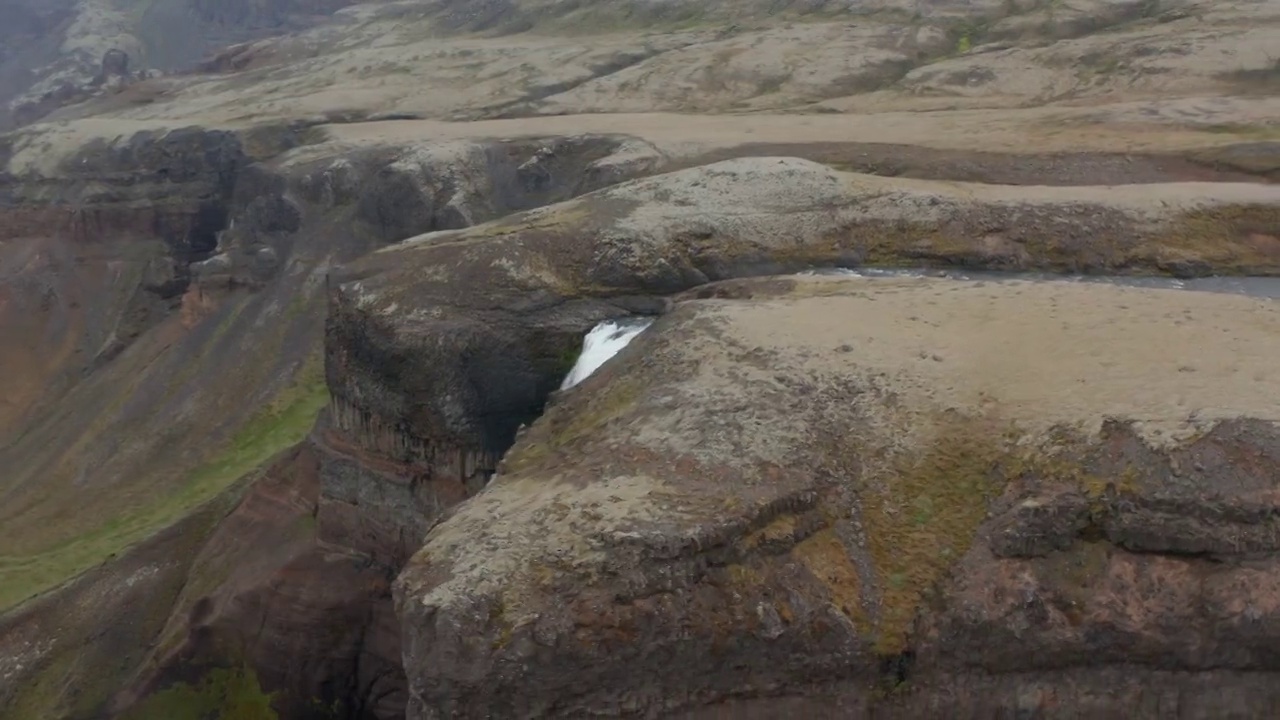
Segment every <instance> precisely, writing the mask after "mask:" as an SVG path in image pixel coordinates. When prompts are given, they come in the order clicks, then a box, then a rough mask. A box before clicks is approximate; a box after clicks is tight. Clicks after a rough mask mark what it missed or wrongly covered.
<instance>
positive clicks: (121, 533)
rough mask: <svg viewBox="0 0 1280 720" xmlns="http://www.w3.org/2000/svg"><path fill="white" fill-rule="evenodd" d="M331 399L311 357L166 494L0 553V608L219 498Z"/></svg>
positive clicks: (295, 437) (296, 437)
mask: <svg viewBox="0 0 1280 720" xmlns="http://www.w3.org/2000/svg"><path fill="white" fill-rule="evenodd" d="M328 397H329V396H328V390H327V388H326V387H325V384H324V374H323V371H322V370H321V365H320V360H319V358H318V357H317V358H313V359H311V360H309V361H308V362H307V364H306V365H305V366H304V367H303V368H302V370H301V371H300V372H299V373H298V376H297V377H296V378H295V380H294V382H293V384H292V385H290V386H289V387H288V388H286V389H284V390H283V391H281V392H280V393H279V394H278V395H277V396H276V397H275V399H274V400H273V401H272V402H271V403H270V404H269V405H268V406H266V407H264V408H263V409H262V410H260V411H259V412H257V413H256V414H254V415H253V416H252V417H251V418H249V420H248V421H246V422H245V424H244V425H243V426H241V428H240V429H239V430H238V431H237V432H236V433H235V434H234V435H233V436H232V437H231V438H230V440H228V442H227V443H226V444H225V445H224V446H223V447H222V448H221V450H219V451H218V452H217V453H216V454H215V455H214V456H213V457H211V458H209V459H208V460H207V461H206V462H205V463H204V464H203V465H202V466H201V467H199V468H198V469H196V470H195V471H194V472H192V473H191V474H190V475H189V476H188V477H187V480H186V482H184V483H182V484H181V485H180V486H178V487H176V488H174V489H173V490H172V491H171V492H168V493H159V494H157V495H156V496H154V497H153V498H151V500H150V501H149V502H148V503H146V504H144V505H143V506H141V507H138V508H136V509H134V510H132V511H131V512H128V513H124V514H121V515H118V516H115V517H111V518H109V519H107V520H106V522H104V523H103V524H101V525H99V526H98V527H96V528H94V529H92V530H89V531H87V532H85V533H83V534H81V535H78V536H76V537H75V538H74V539H73V540H71V541H69V542H66V543H63V544H61V545H59V546H56V547H53V548H50V549H49V550H47V551H45V552H42V553H39V554H37V555H33V556H27V557H3V556H0V611H3V610H6V609H8V608H11V607H13V606H15V605H17V604H19V603H21V602H23V601H24V600H27V599H29V598H31V597H33V596H35V595H37V594H39V593H42V592H45V591H47V590H50V589H52V588H54V587H57V586H58V585H60V584H61V583H63V582H64V581H66V580H68V579H69V578H73V577H76V576H78V575H79V574H81V573H83V572H85V571H86V570H88V569H90V568H92V567H94V566H95V565H97V564H99V563H101V562H103V561H104V560H107V559H109V558H111V557H112V556H114V555H115V554H116V553H119V552H121V551H123V550H125V549H126V548H128V547H129V546H131V545H133V544H134V543H136V542H138V541H140V540H143V539H145V538H146V537H148V536H149V535H151V534H152V533H153V532H155V531H156V530H158V529H160V528H162V527H165V526H167V525H170V524H171V523H173V522H174V521H176V520H178V519H179V518H181V517H182V516H183V515H185V514H187V513H189V512H190V511H191V510H192V509H193V508H195V507H197V506H199V505H201V504H203V503H205V502H207V501H208V500H210V499H212V498H213V497H215V496H217V495H218V494H219V493H221V492H222V491H224V490H226V489H227V488H228V487H230V486H231V485H232V484H233V483H235V481H236V480H239V479H240V478H242V477H244V476H245V475H247V474H249V473H250V472H252V471H253V470H254V469H256V468H257V467H259V466H260V465H262V464H263V463H265V462H266V461H267V460H269V459H271V457H272V456H274V455H275V454H276V453H278V452H280V451H282V450H285V449H286V448H288V447H290V446H292V445H294V444H296V443H297V442H299V441H301V440H302V439H303V438H304V437H306V434H307V433H308V432H309V431H310V429H311V426H312V424H313V423H314V421H315V417H316V413H317V412H319V410H320V408H322V407H323V406H324V404H325V403H326V402H328Z"/></svg>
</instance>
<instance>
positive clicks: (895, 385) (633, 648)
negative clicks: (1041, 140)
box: [396, 279, 1280, 718]
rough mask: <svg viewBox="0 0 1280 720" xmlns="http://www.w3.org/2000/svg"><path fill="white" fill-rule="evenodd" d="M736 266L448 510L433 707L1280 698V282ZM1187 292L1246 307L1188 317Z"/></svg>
mask: <svg viewBox="0 0 1280 720" xmlns="http://www.w3.org/2000/svg"><path fill="white" fill-rule="evenodd" d="M746 290H750V292H749V293H746V294H747V295H748V297H743V295H744V291H746ZM732 294H734V295H736V297H735V298H734V299H701V300H686V301H684V302H682V303H680V304H678V305H677V306H676V308H675V309H674V310H673V311H672V312H671V313H669V314H668V315H666V316H664V317H663V318H662V319H661V320H659V321H658V323H657V324H656V325H655V326H654V327H653V328H651V329H650V330H649V331H647V333H646V334H644V335H641V336H640V338H639V339H637V340H636V341H635V342H633V343H632V345H631V346H629V347H628V348H627V349H626V350H624V351H623V352H622V353H621V354H620V355H619V356H618V358H617V359H616V360H615V361H614V362H611V363H609V364H607V365H606V366H605V368H603V369H602V370H601V371H600V372H599V373H598V374H597V375H595V376H593V377H591V378H590V379H588V380H587V381H586V382H584V383H583V384H582V385H580V386H578V387H576V388H575V389H573V390H572V391H570V392H569V393H567V394H565V395H564V396H562V397H560V398H559V399H557V400H556V401H555V402H554V403H553V405H552V406H551V407H550V408H549V409H548V411H547V413H546V415H544V416H543V417H542V418H540V419H539V420H538V421H537V422H536V423H534V424H533V425H532V426H531V427H530V428H529V429H528V431H527V432H526V433H524V434H523V435H522V436H521V437H520V439H519V441H518V442H517V444H516V446H515V447H514V448H513V450H512V451H511V452H510V453H509V454H508V456H507V457H506V459H505V460H504V461H503V464H502V466H501V468H500V469H499V473H498V475H497V476H496V477H495V478H494V479H493V480H492V482H491V483H490V484H489V486H488V487H487V488H486V489H485V490H484V491H483V492H481V493H480V494H479V495H477V496H476V497H475V498H473V499H472V500H470V501H468V502H467V503H466V504H465V505H463V506H461V507H460V508H459V509H458V510H457V511H456V512H454V513H453V514H451V515H450V516H449V517H448V518H447V519H446V520H445V521H444V522H442V523H441V524H439V525H438V526H437V527H435V528H434V529H433V530H432V531H431V532H430V533H429V534H428V536H427V539H426V544H425V546H424V547H423V549H422V550H421V551H420V552H419V553H418V554H417V555H416V556H415V557H414V558H413V559H412V560H411V561H410V563H409V565H408V567H407V568H406V570H405V571H404V573H403V574H402V575H401V577H400V579H399V580H398V581H397V585H396V598H397V608H398V612H399V614H400V617H401V620H402V622H403V628H404V633H405V638H404V642H405V644H404V652H405V662H406V671H407V673H408V677H409V683H410V697H411V698H412V702H411V705H410V710H409V716H410V717H411V718H443V717H456V718H465V717H477V718H478V717H492V716H503V717H534V716H538V717H580V716H583V715H588V714H596V713H604V714H613V715H619V716H623V717H654V716H673V717H685V716H686V715H684V714H682V713H688V714H687V717H730V716H732V717H770V716H771V715H770V713H771V712H783V711H784V710H783V709H784V708H788V707H790V708H791V710H790V711H797V712H798V711H804V712H806V713H810V714H814V715H816V716H818V717H832V718H834V717H848V716H849V713H850V712H857V713H861V714H866V713H875V714H876V715H877V716H879V715H881V714H883V715H884V716H888V717H904V718H906V717H921V716H937V714H938V713H940V712H948V713H952V715H950V716H957V717H974V718H977V717H994V716H1002V715H1004V714H1015V713H1026V712H1036V713H1039V714H1040V715H1039V716H1043V717H1064V718H1065V717H1076V716H1077V713H1078V712H1079V710H1080V708H1087V709H1089V711H1090V712H1091V713H1096V714H1098V716H1102V717H1121V716H1126V715H1127V716H1130V717H1132V716H1153V715H1152V713H1153V712H1156V711H1155V709H1156V708H1176V712H1177V713H1178V714H1179V716H1180V717H1194V718H1209V717H1218V716H1219V715H1217V713H1218V712H1219V710H1218V709H1217V707H1215V706H1214V705H1212V704H1210V703H1209V702H1208V701H1207V700H1204V699H1201V698H1196V697H1192V696H1191V693H1192V690H1190V689H1194V688H1214V690H1213V696H1214V697H1218V698H1224V697H1229V698H1231V700H1230V707H1231V708H1233V709H1234V710H1237V711H1240V712H1244V713H1246V714H1250V715H1257V714H1267V713H1269V712H1270V711H1271V710H1272V709H1273V708H1275V707H1276V702H1277V699H1278V698H1280V696H1278V695H1277V693H1276V691H1275V690H1274V686H1273V685H1267V684H1265V683H1261V682H1259V681H1257V680H1256V678H1257V677H1258V676H1259V674H1269V673H1275V672H1276V671H1277V670H1280V667H1277V666H1276V664H1275V660H1274V655H1273V654H1272V653H1270V652H1269V651H1268V650H1267V649H1266V648H1268V647H1269V646H1270V645H1272V644H1274V643H1275V639H1274V638H1273V637H1272V634H1273V632H1274V631H1275V630H1276V628H1278V627H1280V625H1278V624H1277V608H1276V607H1274V605H1275V603H1273V602H1272V600H1271V599H1270V598H1271V597H1272V596H1273V595H1274V594H1275V593H1274V591H1275V587H1273V586H1274V585H1275V584H1276V583H1277V582H1280V580H1277V577H1280V576H1275V573H1274V572H1273V571H1274V570H1275V568H1274V567H1273V565H1274V564H1275V563H1274V562H1273V560H1274V555H1275V552H1276V550H1277V547H1276V535H1275V533H1274V529H1273V525H1274V515H1275V512H1274V504H1275V499H1276V497H1280V495H1278V494H1277V493H1280V488H1277V486H1276V484H1275V480H1274V478H1273V477H1272V475H1273V473H1271V471H1270V470H1269V468H1271V467H1274V463H1275V462H1276V460H1277V459H1280V430H1278V429H1277V428H1276V426H1275V424H1274V423H1275V421H1276V420H1277V419H1280V416H1277V415H1276V413H1275V410H1274V408H1272V407H1271V406H1270V404H1269V402H1268V401H1267V398H1268V397H1269V394H1268V393H1266V392H1261V393H1260V392H1258V389H1259V385H1258V383H1263V384H1264V385H1265V386H1269V384H1270V383H1271V382H1272V381H1273V379H1274V375H1273V373H1271V372H1270V371H1269V370H1268V363H1267V360H1266V358H1268V357H1270V356H1271V355H1272V353H1273V351H1274V350H1275V349H1277V348H1273V347H1272V346H1273V345H1275V342H1276V341H1275V338H1276V337H1280V333H1277V332H1275V331H1276V330H1280V314H1278V313H1277V310H1276V309H1275V307H1274V306H1273V305H1272V304H1271V303H1270V302H1268V301H1257V300H1252V299H1248V298H1240V297H1234V296H1225V295H1211V294H1203V293H1194V292H1184V291H1172V290H1138V289H1124V288H1112V287H1098V286H1086V285H1079V284H1068V283H1040V284H1035V283H1022V282H1008V283H971V282H957V281H948V280H929V279H913V280H901V279H897V280H895V279H866V280H822V279H805V280H794V281H788V282H780V281H776V280H775V281H769V282H766V283H762V284H760V285H758V286H755V287H753V284H752V283H742V284H741V285H740V286H739V289H737V290H735V291H733V293H732ZM1119 306H1123V307H1125V308H1126V311H1125V314H1124V315H1121V316H1117V315H1115V314H1114V312H1113V309H1114V308H1116V307H1119ZM1183 312H1192V313H1194V314H1195V315H1196V316H1197V317H1199V318H1200V319H1201V324H1200V325H1198V327H1199V328H1203V327H1216V328H1220V329H1222V337H1221V339H1220V340H1219V341H1218V342H1215V343H1213V344H1205V343H1196V342H1195V338H1196V337H1198V333H1199V331H1198V330H1196V329H1193V328H1192V327H1190V326H1175V325H1162V324H1158V320H1159V319H1160V318H1163V317H1165V316H1166V315H1167V314H1169V313H1174V314H1180V313H1183ZM842 343H847V344H849V345H851V346H852V347H853V350H852V352H849V353H835V352H831V348H834V347H837V346H839V345H841V344H842ZM922 349H924V350H926V351H927V352H926V353H924V354H923V355H922V353H921V350H922ZM1188 364H1192V365H1195V366H1196V367H1197V368H1200V370H1198V373H1197V374H1200V377H1199V378H1197V380H1194V381H1188V380H1187V378H1186V373H1184V372H1181V371H1180V370H1179V367H1181V366H1185V365H1188ZM1259 378H1261V379H1259ZM1193 410H1195V411H1197V412H1195V413H1194V416H1193V413H1192V411H1193ZM1183 468H1193V469H1194V470H1193V471H1192V472H1191V474H1187V473H1185V472H1183V470H1182V469H1183ZM1176 678H1181V679H1176ZM774 696H781V697H780V698H775V699H767V698H773V697H774ZM755 698H761V699H760V700H759V701H758V702H756V701H752V702H748V700H751V699H755ZM784 698H790V699H784ZM722 703H727V704H725V705H723V706H721V704H722ZM787 703H789V705H788V704H787ZM717 707H722V708H724V709H722V710H716V709H715V708H717ZM770 708H772V710H771V709H770ZM1164 711H1165V710H1161V711H1160V712H1164ZM1168 711H1169V712H1174V711H1175V710H1168ZM717 713H719V714H717Z"/></svg>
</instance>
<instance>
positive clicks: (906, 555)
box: [862, 421, 1004, 655]
mask: <svg viewBox="0 0 1280 720" xmlns="http://www.w3.org/2000/svg"><path fill="white" fill-rule="evenodd" d="M938 433H939V434H938V435H937V437H935V438H934V439H933V441H932V443H931V444H930V445H929V446H928V447H926V448H924V450H923V452H922V453H921V454H920V455H918V456H916V457H914V458H911V459H906V460H903V461H902V462H900V463H899V464H898V467H897V468H895V472H893V473H892V474H890V475H888V476H887V477H884V478H881V479H879V480H878V481H877V482H875V483H873V484H872V485H871V486H869V487H867V488H865V489H864V490H863V492H862V518H863V523H864V525H865V526H866V532H867V542H868V546H869V550H870V551H871V555H872V558H873V560H874V562H875V567H876V570H877V574H878V583H877V584H878V585H879V586H880V588H879V589H880V612H879V617H878V618H877V621H876V623H875V625H876V627H875V638H874V640H875V646H876V652H878V653H879V654H881V655H895V654H898V653H901V652H902V651H903V650H905V649H906V646H907V633H908V632H909V631H910V629H911V625H912V623H913V622H914V620H915V616H916V611H917V608H919V607H920V605H921V602H922V600H923V598H924V596H925V594H926V593H927V592H928V591H930V590H931V589H932V588H933V587H934V586H936V585H937V583H938V582H939V581H940V580H942V579H943V578H944V577H945V575H946V574H947V573H948V572H949V571H950V569H951V567H952V565H953V564H954V563H955V562H956V561H958V560H959V559H960V558H961V557H962V556H963V555H964V554H965V552H967V551H968V549H969V545H970V544H971V543H972V541H973V538H974V535H975V534H976V533H977V530H978V526H979V525H980V524H981V523H982V521H983V519H984V518H985V517H986V511H987V505H988V503H989V502H990V501H991V499H992V498H993V497H994V496H995V495H996V494H997V493H998V492H999V491H1000V489H1001V487H1002V486H1003V482H1002V480H1001V479H1000V477H1001V474H1000V473H999V472H998V467H999V462H1000V459H1001V457H1002V455H1003V454H1004V453H1003V449H1002V447H1001V444H1000V437H1001V435H1000V433H999V432H998V431H995V432H993V431H991V429H989V428H985V427H984V424H983V423H979V422H961V421H948V422H946V423H945V425H944V427H943V428H942V429H940V430H939V431H938Z"/></svg>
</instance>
